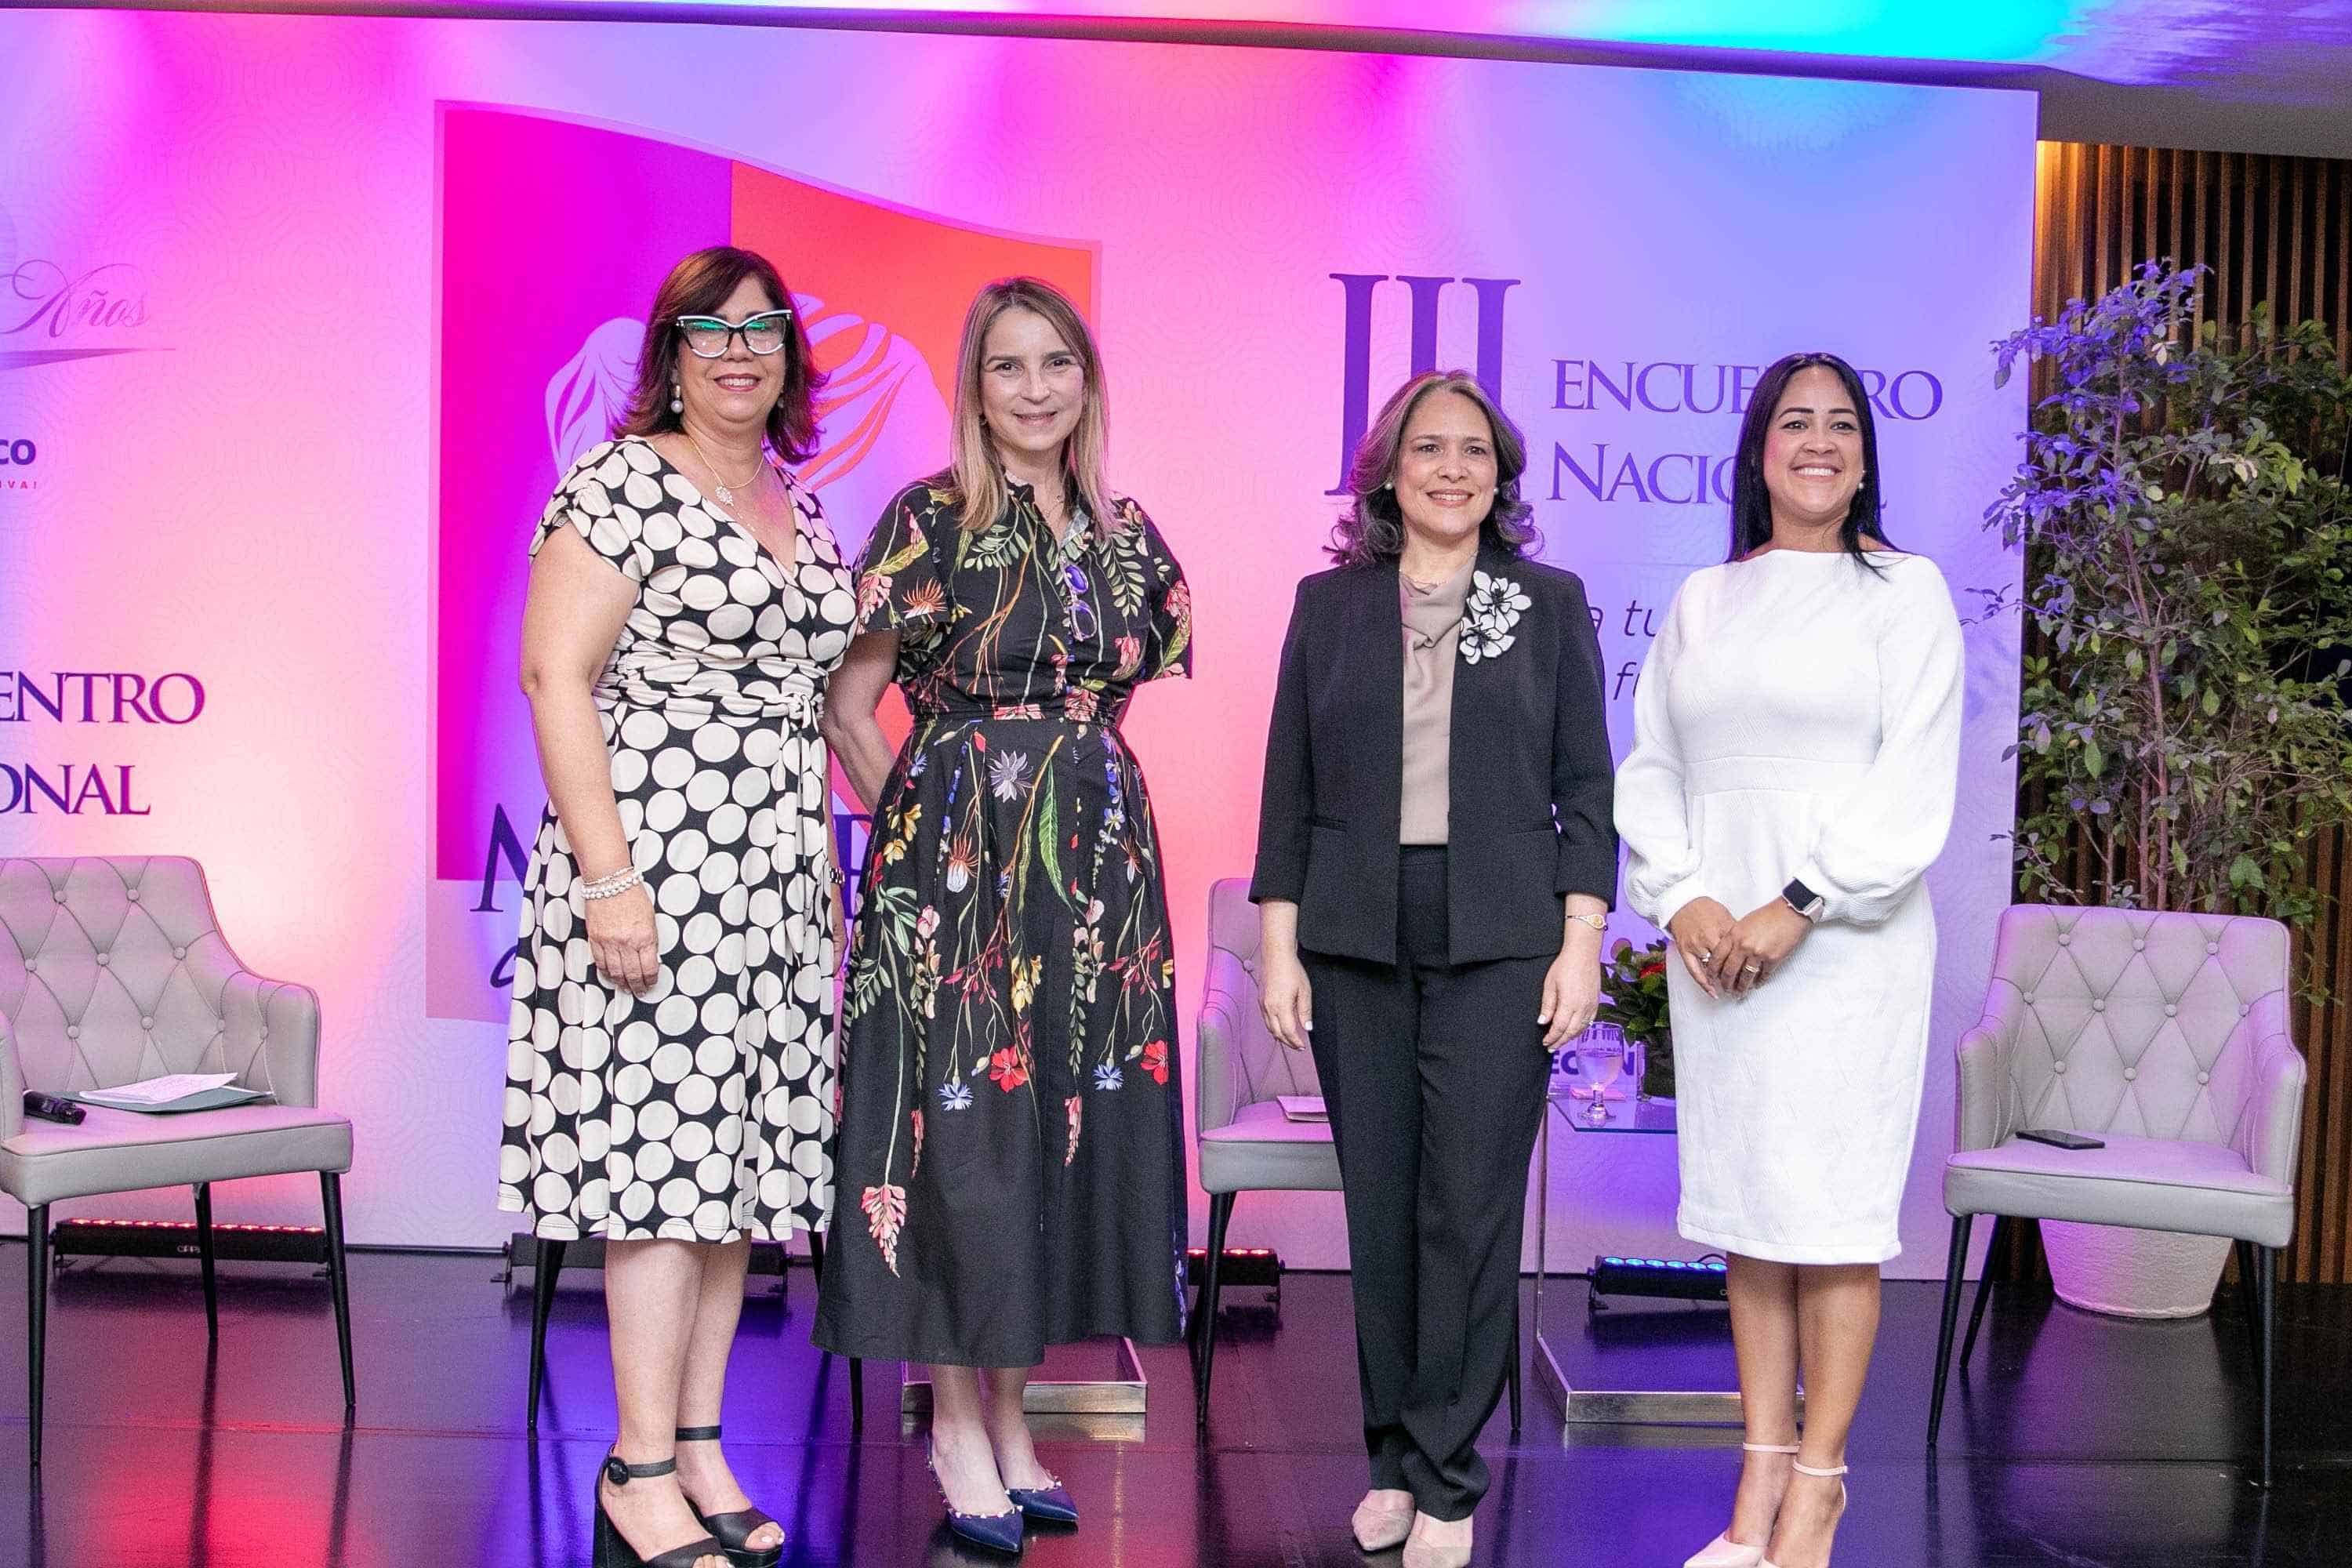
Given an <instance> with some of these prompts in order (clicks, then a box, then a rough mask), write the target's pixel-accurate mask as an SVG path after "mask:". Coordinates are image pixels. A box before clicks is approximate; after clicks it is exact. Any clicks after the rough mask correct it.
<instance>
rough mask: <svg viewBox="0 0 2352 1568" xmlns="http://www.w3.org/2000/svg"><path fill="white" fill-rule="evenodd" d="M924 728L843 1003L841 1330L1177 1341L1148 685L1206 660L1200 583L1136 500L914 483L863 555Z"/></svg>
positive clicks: (891, 788) (1177, 1125) (1179, 1262)
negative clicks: (1065, 505) (972, 497)
mask: <svg viewBox="0 0 2352 1568" xmlns="http://www.w3.org/2000/svg"><path fill="white" fill-rule="evenodd" d="M858 612H859V616H860V624H861V626H862V628H863V629H865V630H867V631H895V632H897V633H898V637H899V645H898V682H899V686H900V689H901V690H902V691H903V692H904V693H905V695H906V697H907V700H908V706H909V708H910V709H911V710H913V714H914V729H913V731H912V732H911V733H910V734H909V735H908V741H907V744H906V746H905V747H904V749H903V750H901V752H899V755H898V763H897V765H896V766H895V767H894V768H893V769H892V771H891V773H890V777H889V780H888V782H887V784H886V785H885V786H884V790H883V798H882V799H881V801H880V802H879V803H878V804H877V811H876V816H875V822H874V830H873V835H872V838H871V840H870V842H869V845H868V847H867V851H866V874H865V879H864V887H863V890H862V892H861V895H860V900H859V906H858V911H857V925H856V934H855V936H854V937H853V938H852V940H851V943H850V964H849V976H848V981H847V988H846V994H845V998H844V1004H843V1012H844V1016H845V1022H846V1030H845V1037H844V1039H843V1042H842V1051H841V1063H842V1073H841V1094H842V1101H841V1109H840V1119H839V1131H838V1135H837V1139H836V1142H835V1171H836V1173H837V1180H838V1181H839V1183H840V1184H841V1187H840V1190H841V1191H842V1192H843V1193H844V1194H845V1197H846V1200H847V1201H846V1202H845V1204H844V1205H842V1208H841V1211H840V1223H839V1224H838V1225H837V1226H835V1246H834V1247H833V1249H832V1254H831V1256H830V1257H829V1258H827V1259H826V1265H827V1267H826V1271H825V1278H824V1297H823V1300H822V1302H821V1304H820V1306H819V1308H818V1312H817V1321H816V1330H815V1339H816V1342H817V1343H818V1344H820V1345H822V1346H824V1348H826V1349H828V1350H831V1351H834V1352H837V1353H841V1354H845V1355H856V1356H871V1357H884V1358H887V1357H898V1358H900V1359H904V1360H908V1361H921V1362H937V1363H945V1364H950V1365H957V1366H1032V1365H1034V1364H1036V1363H1037V1362H1038V1361H1040V1360H1041V1359H1042V1358H1043V1356H1044V1353H1045V1347H1046V1346H1047V1345H1049V1344H1059V1343H1065V1342H1070V1341H1074V1340H1079V1339H1086V1338H1090V1337H1093V1336H1097V1335H1109V1334H1126V1335H1129V1336H1131V1337H1133V1338H1135V1339H1137V1340H1139V1341H1148V1342H1160V1343H1166V1342H1171V1341H1173V1340H1175V1339H1177V1338H1179V1337H1181V1333H1182V1331H1183V1320H1184V1305H1183V1293H1182V1272H1183V1256H1184V1200H1183V1176H1184V1157H1183V1145H1182V1142H1181V1094H1180V1092H1179V1088H1178V1083H1177V1071H1176V1066H1177V1064H1176V1015H1175V1006H1174V1001H1175V998H1174V982H1175V962H1174V959H1173V957H1172V956H1171V942H1170V936H1169V930H1168V904H1167V897H1166V892H1165V888H1164V884H1163V881H1162V873H1161V867H1160V845H1159V841H1158V838H1157V836H1156V835H1155V833H1154V831H1153V827H1152V820H1151V805H1150V801H1149V800H1148V799H1147V798H1146V797H1145V795H1144V786H1143V775H1142V773H1141V771H1140V770H1139V767H1138V766H1137V763H1136V761H1135V758H1134V756H1133V754H1132V753H1131V752H1129V750H1128V749H1127V745H1126V742H1124V741H1123V740H1122V739H1121V738H1120V735H1119V729H1118V723H1119V718H1120V715H1121V714H1122V712H1123V711H1124V710H1125V709H1126V707H1127V703H1128V700H1129V695H1130V693H1131V692H1132V691H1133V689H1134V688H1135V687H1136V686H1137V685H1138V684H1139V683H1141V682H1143V681H1146V680H1152V679H1158V678H1160V676H1163V675H1183V674H1189V673H1190V671H1191V658H1192V601H1191V596H1190V594H1189V591H1188V590H1187V589H1186V587H1185V584H1184V578H1183V574H1182V572H1181V570H1180V569H1179V567H1178V566H1177V564H1176V561H1175V558H1174V557H1173V556H1171V554H1170V553H1169V552H1168V548H1167V546H1166V544H1165V543H1164V542H1162V541H1161V540H1160V534H1159V531H1158V530H1157V529H1155V528H1154V527H1153V526H1152V524H1151V521H1150V519H1149V518H1147V517H1145V516H1144V514H1143V511H1142V510H1141V509H1140V508H1139V507H1137V506H1136V505H1135V504H1134V503H1133V502H1131V501H1121V502H1120V503H1119V504H1118V508H1117V509H1116V517H1115V519H1114V521H1113V522H1112V525H1111V526H1109V527H1104V526H1103V525H1101V524H1100V523H1099V522H1097V521H1094V520H1091V519H1088V518H1087V517H1085V516H1084V515H1083V514H1082V515H1080V516H1078V517H1076V518H1075V519H1074V520H1073V521H1072V523H1071V526H1070V528H1069V529H1068V531H1066V535H1065V536H1064V538H1062V539H1061V540H1059V541H1057V540H1055V537H1054V535H1053V532H1052V531H1051V530H1050V529H1048V528H1047V527H1046V526H1045V522H1044V520H1043V519H1042V518H1041V517H1040V515H1039V513H1038V510H1037V507H1036V504H1035V500H1034V495H1033V494H1032V492H1030V491H1029V490H1028V489H1025V488H1023V487H1018V486H1016V487H1014V489H1013V496H1012V500H1011V502H1010V504H1009V505H1008V506H1007V508H1006V510H1005V511H1004V514H1003V516H1001V517H999V518H998V519H997V520H996V521H994V522H992V523H991V524H990V525H989V526H988V527H986V528H984V529H979V530H969V529H966V528H965V527H963V525H962V521H961V517H960V515H959V513H958V510H957V508H956V504H955V500H954V498H953V497H952V496H951V495H950V494H948V493H947V492H945V491H942V490H940V489H934V488H932V487H931V485H929V483H922V484H917V485H913V486H910V487H908V489H905V490H903V491H901V492H900V493H899V495H898V497H897V498H896V499H895V500H893V501H892V502H891V504H890V508H889V510H888V511H887V512H886V513H885V514H884V516H883V518H882V520H881V521H880V522H878V523H877V525H876V527H875V531H874V535H873V538H872V540H871V541H870V542H868V543H867V545H866V553H865V558H864V560H863V562H862V563H860V567H859V572H858Z"/></svg>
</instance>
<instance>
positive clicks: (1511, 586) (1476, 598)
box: [1461, 572, 1533, 664]
mask: <svg viewBox="0 0 2352 1568" xmlns="http://www.w3.org/2000/svg"><path fill="white" fill-rule="evenodd" d="M1471 581H1472V584H1473V587H1472V591H1471V594H1470V602H1469V603H1468V604H1466V605H1464V606H1463V608H1462V637H1461V647H1462V662H1463V663H1465V664H1476V663H1478V662H1479V661H1480V660H1482V659H1489V658H1500V657H1501V656H1502V655H1503V654H1505V653H1507V652H1508V651H1510V647H1511V644H1512V643H1513V642H1514V641H1516V640H1517V639H1516V638H1514V637H1512V636H1511V628H1512V627H1513V626H1517V625H1518V624H1519V612H1520V611H1522V610H1524V609H1526V608H1527V607H1528V605H1529V604H1530V603H1532V602H1533V601H1531V600H1529V599H1528V596H1527V594H1526V593H1525V592H1524V591H1523V590H1522V589H1521V588H1520V587H1519V585H1518V584H1517V583H1514V582H1512V581H1511V580H1510V579H1509V578H1508V577H1490V576H1488V575H1487V574H1486V573H1484V572H1480V573H1476V574H1474V575H1473V577H1472V579H1471Z"/></svg>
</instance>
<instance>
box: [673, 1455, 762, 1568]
mask: <svg viewBox="0 0 2352 1568" xmlns="http://www.w3.org/2000/svg"><path fill="white" fill-rule="evenodd" d="M677 1440H678V1441H679V1442H681V1443H716V1442H717V1441H719V1428H718V1427H716V1426H681V1427H679V1428H678V1429H677ZM686 1506H687V1507H688V1508H691V1509H694V1517H695V1518H697V1519H698V1520H700V1521H702V1528H703V1529H705V1530H707V1531H710V1533H711V1534H712V1535H714V1536H716V1537H717V1538H718V1541H719V1545H720V1546H722V1547H724V1548H726V1551H727V1561H728V1562H730V1563H733V1564H734V1565H735V1568H776V1564H777V1563H780V1562H782V1560H783V1555H784V1543H783V1542H781V1541H780V1542H776V1544H775V1545H773V1546H747V1545H745V1544H744V1543H745V1542H748V1541H750V1540H751V1537H753V1536H755V1535H757V1534H759V1533H760V1531H761V1527H763V1526H766V1525H771V1524H774V1523H775V1522H776V1521H774V1520H772V1519H771V1518H769V1517H768V1515H767V1514H766V1513H764V1512H762V1511H761V1510H759V1509H756V1508H745V1509H738V1510H735V1511H734V1512H733V1513H705V1512H703V1511H702V1510H701V1509H699V1508H698V1507H696V1506H695V1501H694V1500H693V1499H692V1498H688V1499H687V1500H686Z"/></svg>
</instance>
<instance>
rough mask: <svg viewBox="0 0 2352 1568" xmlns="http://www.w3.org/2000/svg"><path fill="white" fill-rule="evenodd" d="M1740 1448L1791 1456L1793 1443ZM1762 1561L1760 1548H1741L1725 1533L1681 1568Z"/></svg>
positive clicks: (1730, 1567)
mask: <svg viewBox="0 0 2352 1568" xmlns="http://www.w3.org/2000/svg"><path fill="white" fill-rule="evenodd" d="M1739 1446H1740V1447H1741V1448H1743V1449H1745V1450H1746V1451H1748V1453H1751V1454H1793V1453H1795V1452H1796V1451H1797V1445H1795V1444H1794V1443H1742V1444H1740V1445H1739ZM1763 1561H1764V1548H1762V1547H1761V1546H1742V1545H1740V1544H1739V1542H1737V1541H1734V1540H1732V1539H1731V1532H1730V1531H1724V1532H1723V1533H1722V1534H1721V1535H1718V1536H1717V1537H1716V1538H1715V1539H1714V1540H1713V1541H1710V1542H1707V1543H1706V1545H1705V1546H1702V1547H1700V1548H1699V1549H1698V1552H1697V1554H1696V1555H1695V1556H1692V1557H1688V1558H1685V1559H1684V1561H1683V1568H1759V1564H1761V1563H1763Z"/></svg>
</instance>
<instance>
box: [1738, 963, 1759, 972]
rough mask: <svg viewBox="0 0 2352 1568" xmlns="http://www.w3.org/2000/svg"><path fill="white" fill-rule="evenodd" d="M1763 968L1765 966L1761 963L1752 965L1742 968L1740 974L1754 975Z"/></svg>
mask: <svg viewBox="0 0 2352 1568" xmlns="http://www.w3.org/2000/svg"><path fill="white" fill-rule="evenodd" d="M1763 967H1764V966H1763V965H1762V964H1760V963H1751V964H1748V965H1747V966H1746V967H1744V968H1742V969H1741V970H1740V972H1739V973H1742V974H1753V973H1756V972H1757V971H1758V970H1759V969H1761V968H1763Z"/></svg>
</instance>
